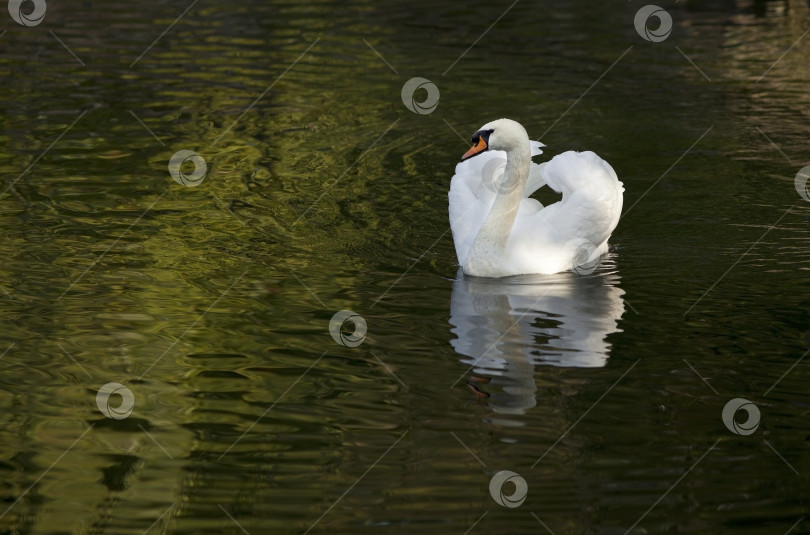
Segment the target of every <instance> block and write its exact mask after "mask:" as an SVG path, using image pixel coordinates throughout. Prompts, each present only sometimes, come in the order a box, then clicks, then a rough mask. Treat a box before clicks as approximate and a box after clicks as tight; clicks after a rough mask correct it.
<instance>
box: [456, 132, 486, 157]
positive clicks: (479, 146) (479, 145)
mask: <svg viewBox="0 0 810 535" xmlns="http://www.w3.org/2000/svg"><path fill="white" fill-rule="evenodd" d="M485 150H487V142H486V141H484V138H483V137H482V136H478V141H477V142H476V143H475V145H473V146H472V148H470V150H468V151H467V152H465V153H464V155H463V156H462V157H461V161H462V162H463V161H464V160H467V159H469V158H472V157H473V156H475V155H476V154H481V153H482V152H484V151H485Z"/></svg>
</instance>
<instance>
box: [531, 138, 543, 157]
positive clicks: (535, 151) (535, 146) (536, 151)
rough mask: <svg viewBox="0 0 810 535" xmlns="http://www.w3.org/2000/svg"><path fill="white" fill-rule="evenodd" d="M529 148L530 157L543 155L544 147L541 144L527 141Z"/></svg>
mask: <svg viewBox="0 0 810 535" xmlns="http://www.w3.org/2000/svg"><path fill="white" fill-rule="evenodd" d="M529 146H530V147H531V150H532V156H539V155H541V154H543V150H542V148H543V147H545V145H544V144H543V143H540V142H539V141H529Z"/></svg>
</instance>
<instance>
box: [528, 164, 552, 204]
mask: <svg viewBox="0 0 810 535" xmlns="http://www.w3.org/2000/svg"><path fill="white" fill-rule="evenodd" d="M547 163H548V162H543V163H534V162H532V164H531V166H530V167H529V179H528V180H527V181H526V188H525V189H524V190H523V196H524V197H528V196H529V195H531V194H532V193H534V192H535V191H537V190H539V189H540V188H542V187H543V186H545V185H546V181H545V179H544V178H543V168H544V167H545V166H546V165H547Z"/></svg>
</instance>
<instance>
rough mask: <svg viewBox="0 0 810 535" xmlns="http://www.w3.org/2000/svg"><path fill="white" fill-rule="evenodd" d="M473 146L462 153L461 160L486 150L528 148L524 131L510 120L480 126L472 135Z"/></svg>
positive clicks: (499, 120) (526, 135) (515, 122)
mask: <svg viewBox="0 0 810 535" xmlns="http://www.w3.org/2000/svg"><path fill="white" fill-rule="evenodd" d="M472 142H473V146H472V148H471V149H470V150H468V151H467V152H465V153H464V156H462V157H461V160H462V161H464V160H467V159H469V158H472V157H473V156H477V155H478V154H481V153H482V152H485V151H488V150H503V151H510V150H512V149H515V148H518V147H524V146H525V147H528V146H529V134H527V133H526V129H525V128H523V126H522V125H521V124H520V123H518V122H517V121H513V120H511V119H498V120H497V121H492V122H491V123H487V124H485V125H484V126H482V127H481V128H480V129H479V130H478V131H477V132H476V133H475V134H473V135H472Z"/></svg>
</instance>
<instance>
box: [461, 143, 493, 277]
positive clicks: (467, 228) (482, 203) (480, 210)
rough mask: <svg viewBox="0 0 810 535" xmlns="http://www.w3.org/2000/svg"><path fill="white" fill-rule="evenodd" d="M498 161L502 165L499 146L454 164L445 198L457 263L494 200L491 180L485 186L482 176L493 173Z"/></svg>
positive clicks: (464, 256)
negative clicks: (448, 190)
mask: <svg viewBox="0 0 810 535" xmlns="http://www.w3.org/2000/svg"><path fill="white" fill-rule="evenodd" d="M502 165H506V153H505V152H503V151H499V150H493V151H487V152H484V153H482V154H480V155H478V156H476V157H475V158H470V159H469V160H464V161H463V162H459V163H458V165H456V174H455V175H453V179H452V180H451V181H450V192H449V193H448V199H449V201H450V208H449V212H450V229H451V230H452V231H453V242H454V243H455V246H456V255H457V256H458V260H459V263H463V262H464V260H465V259H466V258H467V253H468V252H469V250H470V247H472V241H473V239H474V238H475V236H476V234H478V231H479V230H480V229H481V225H483V223H484V219H485V218H486V216H487V214H488V213H489V210H490V209H491V208H492V204H493V203H494V202H495V196H496V193H495V191H496V189H495V188H493V187H491V186H492V184H491V182H490V185H489V186H490V187H487V184H485V180H484V177H485V175H486V176H490V177H491V176H494V175H493V173H495V172H496V171H497V170H498V169H499V168H500V167H501V166H502Z"/></svg>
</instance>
